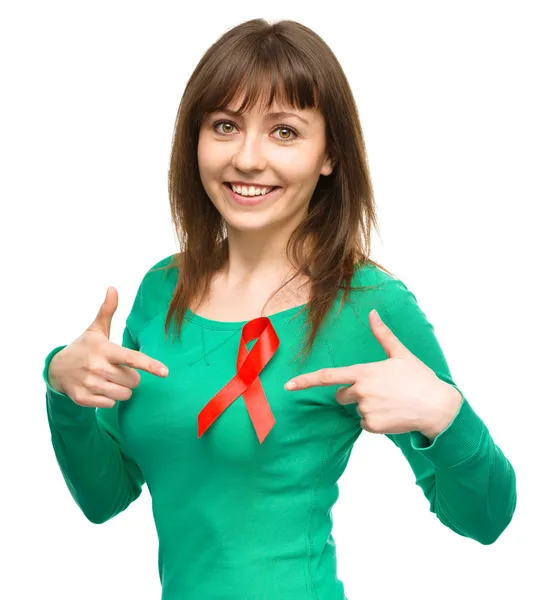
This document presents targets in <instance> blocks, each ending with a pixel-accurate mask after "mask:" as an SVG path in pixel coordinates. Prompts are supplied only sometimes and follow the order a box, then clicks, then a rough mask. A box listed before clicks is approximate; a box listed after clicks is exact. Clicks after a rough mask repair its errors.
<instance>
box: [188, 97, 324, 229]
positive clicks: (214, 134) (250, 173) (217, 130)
mask: <svg viewBox="0 0 538 600" xmlns="http://www.w3.org/2000/svg"><path fill="white" fill-rule="evenodd" d="M239 106H240V102H239V101H237V102H233V103H232V104H230V105H228V107H227V109H226V111H218V112H214V113H211V114H208V115H206V116H205V118H204V119H203V121H202V124H201V127H200V133H199V138H198V165H199V169H200V178H201V181H202V185H203V187H204V189H205V191H206V193H207V195H208V196H209V198H210V200H211V202H212V203H213V204H214V206H215V207H216V209H217V210H218V211H219V213H220V214H221V215H222V217H223V219H224V221H225V222H226V223H227V229H228V235H230V234H233V232H234V231H237V232H247V231H257V232H260V231H261V230H262V229H264V230H268V231H270V230H273V229H275V228H277V229H278V230H285V231H287V232H289V233H291V231H292V230H293V229H295V227H296V226H297V225H298V224H299V223H300V222H301V221H302V220H303V219H304V218H305V217H306V214H307V212H308V205H309V203H310V199H311V197H312V194H313V192H314V189H315V187H316V184H317V182H318V179H319V176H320V175H329V174H330V173H331V171H332V167H331V162H330V160H329V159H328V157H327V155H326V139H325V119H324V118H323V115H322V114H321V113H320V112H319V111H318V110H314V109H302V110H299V109H294V108H290V107H289V106H284V105H282V104H278V103H276V102H275V103H273V105H272V106H271V107H270V109H269V110H265V109H260V108H259V105H258V107H256V108H255V109H253V110H251V111H247V112H245V113H244V114H243V115H236V114H233V113H234V111H236V110H237V108H238V107H239ZM227 111H230V112H227ZM277 112H286V113H293V116H292V114H286V115H272V114H271V113H277ZM229 182H241V183H242V185H244V186H247V185H249V184H252V185H256V184H258V185H261V186H279V189H276V190H275V191H273V192H271V193H270V194H268V195H267V197H264V198H263V199H262V196H260V195H258V196H254V197H251V198H246V199H245V200H243V201H242V200H241V197H237V196H236V195H235V194H234V193H233V192H232V191H231V189H230V187H229V185H228V184H229ZM239 191H240V192H245V191H247V190H245V189H243V188H241V189H240V190H239Z"/></svg>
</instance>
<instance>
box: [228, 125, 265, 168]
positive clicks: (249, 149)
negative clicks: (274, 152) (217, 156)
mask: <svg viewBox="0 0 538 600" xmlns="http://www.w3.org/2000/svg"><path fill="white" fill-rule="evenodd" d="M232 164H233V166H234V167H235V168H236V169H237V170H238V171H244V172H248V171H263V170H264V169H265V167H266V164H267V161H266V159H265V157H264V151H263V141H262V140H260V139H259V137H257V136H256V135H255V134H252V135H246V136H245V137H244V139H243V141H242V142H241V143H240V144H239V145H238V147H237V150H236V152H235V154H234V156H233V159H232Z"/></svg>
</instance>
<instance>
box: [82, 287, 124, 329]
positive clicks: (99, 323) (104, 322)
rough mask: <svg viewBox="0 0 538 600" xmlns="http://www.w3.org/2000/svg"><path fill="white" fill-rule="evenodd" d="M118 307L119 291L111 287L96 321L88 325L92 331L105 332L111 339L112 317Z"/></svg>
mask: <svg viewBox="0 0 538 600" xmlns="http://www.w3.org/2000/svg"><path fill="white" fill-rule="evenodd" d="M117 308H118V292H117V291H116V289H115V288H113V287H109V288H108V289H107V291H106V296H105V301H104V302H103V304H102V305H101V308H100V309H99V312H98V313H97V316H96V317H95V320H94V322H93V323H92V324H91V325H90V326H89V327H88V329H89V330H91V331H97V332H99V333H103V334H104V335H106V337H107V338H109V339H110V330H111V327H112V317H113V316H114V313H115V312H116V310H117Z"/></svg>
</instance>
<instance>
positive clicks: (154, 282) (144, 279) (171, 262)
mask: <svg viewBox="0 0 538 600" xmlns="http://www.w3.org/2000/svg"><path fill="white" fill-rule="evenodd" d="M177 257H178V255H177V254H171V255H169V256H166V257H165V258H162V259H160V260H159V261H158V262H156V263H153V264H152V265H151V267H149V268H148V267H145V269H143V270H142V274H141V280H140V283H139V285H138V289H137V291H136V296H135V299H134V302H133V305H132V308H131V312H130V314H129V317H128V322H129V326H130V329H132V330H133V333H134V332H136V331H141V330H142V329H143V328H144V327H145V325H146V324H147V323H148V322H149V321H151V320H152V319H153V318H154V317H156V316H157V315H158V314H160V313H162V311H164V310H167V309H168V306H169V303H170V300H171V298H172V295H173V292H174V289H175V286H176V283H177V276H178V269H177V266H176V265H177Z"/></svg>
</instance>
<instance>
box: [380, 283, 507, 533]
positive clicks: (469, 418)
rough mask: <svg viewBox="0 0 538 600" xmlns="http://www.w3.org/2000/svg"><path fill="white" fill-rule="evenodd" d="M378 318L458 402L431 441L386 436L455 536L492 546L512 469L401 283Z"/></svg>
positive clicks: (501, 525) (502, 524) (501, 524)
mask: <svg viewBox="0 0 538 600" xmlns="http://www.w3.org/2000/svg"><path fill="white" fill-rule="evenodd" d="M392 285H395V286H397V287H398V288H399V289H397V290H396V292H395V295H394V296H393V299H392V300H391V302H390V303H388V306H387V307H386V308H385V309H383V308H382V309H381V310H382V311H383V314H382V318H383V319H384V320H385V322H386V323H387V325H388V326H389V327H390V328H391V329H392V331H393V332H394V333H395V335H396V336H397V337H398V339H400V340H401V341H402V343H403V344H404V345H405V346H406V347H407V348H409V350H411V352H413V354H415V355H416V356H417V357H418V358H419V359H420V360H422V361H423V362H424V363H425V364H426V365H428V366H429V367H430V368H431V369H433V370H434V371H435V373H436V375H437V376H438V377H439V379H440V380H442V381H444V382H445V383H447V384H449V385H450V386H452V387H453V388H455V389H456V390H457V391H458V392H459V393H460V394H461V396H462V400H463V401H462V403H461V405H460V408H459V410H458V412H457V414H456V415H455V417H454V419H453V420H452V422H451V423H450V424H449V425H448V427H446V428H445V429H444V430H443V431H441V432H440V433H438V434H437V435H436V436H435V437H434V438H433V439H429V438H428V437H426V436H425V435H423V434H422V433H420V432H418V431H412V432H410V433H403V434H388V435H387V437H389V438H390V439H391V440H392V442H394V444H396V446H398V448H400V450H401V451H402V453H403V455H404V456H405V458H406V459H407V461H408V463H409V465H410V466H411V468H412V470H413V472H414V475H415V479H416V483H417V485H419V486H420V487H421V489H422V491H423V492H424V495H425V496H426V498H427V499H428V501H429V503H430V510H431V511H432V512H434V513H435V514H436V515H437V517H438V518H439V520H440V521H441V522H442V523H443V524H444V525H446V526H447V527H449V528H450V529H451V530H452V531H455V532H456V533H458V534H460V535H462V536H465V537H469V538H472V539H474V540H476V541H478V542H480V543H481V544H492V543H493V542H495V540H496V539H497V538H498V537H499V536H500V535H501V533H502V532H503V531H504V530H505V529H506V527H507V526H508V524H509V523H510V521H511V519H512V515H513V513H514V510H515V506H516V497H517V495H516V478H515V473H514V469H513V467H512V465H511V464H510V462H509V461H508V459H507V458H506V457H505V456H504V454H503V453H502V451H501V449H500V448H499V447H498V446H496V445H495V443H494V441H493V439H492V437H491V435H490V433H489V431H488V429H487V427H486V426H485V424H484V423H483V422H482V420H481V419H480V418H479V417H478V415H477V414H476V413H475V412H474V410H473V409H472V408H471V405H470V404H469V402H468V400H467V398H466V397H465V395H464V394H463V393H462V392H461V390H459V388H458V387H457V386H456V384H455V383H454V382H453V380H452V376H451V374H450V370H449V367H448V364H447V361H446V359H445V356H444V354H443V351H442V349H441V347H440V345H439V343H438V341H437V338H436V337H435V333H434V328H433V326H432V325H431V324H430V323H429V322H428V320H427V319H426V316H425V314H424V313H423V312H422V310H421V309H420V308H419V306H418V304H417V302H416V298H415V296H414V295H413V294H412V293H411V292H410V291H409V290H408V289H407V287H406V286H405V285H404V284H403V283H402V282H401V281H399V280H395V281H394V282H392Z"/></svg>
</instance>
